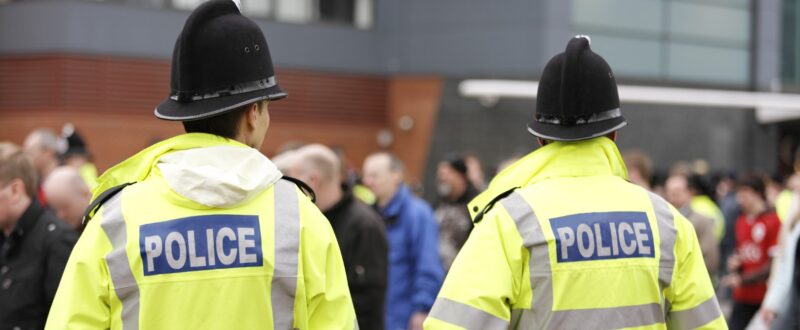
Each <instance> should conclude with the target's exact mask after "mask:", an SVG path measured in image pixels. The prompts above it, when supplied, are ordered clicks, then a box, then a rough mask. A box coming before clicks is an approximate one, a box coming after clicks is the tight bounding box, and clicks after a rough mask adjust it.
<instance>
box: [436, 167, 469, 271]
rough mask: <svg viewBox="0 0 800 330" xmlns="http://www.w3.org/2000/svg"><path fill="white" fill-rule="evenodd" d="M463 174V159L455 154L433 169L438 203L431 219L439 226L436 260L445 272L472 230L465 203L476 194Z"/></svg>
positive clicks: (465, 171)
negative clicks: (438, 260) (434, 170)
mask: <svg viewBox="0 0 800 330" xmlns="http://www.w3.org/2000/svg"><path fill="white" fill-rule="evenodd" d="M467 172H468V170H467V164H466V160H465V158H464V157H461V156H459V155H450V156H449V157H447V158H446V159H445V160H442V161H440V162H439V164H438V166H437V169H436V187H437V189H436V190H437V194H438V196H439V201H438V203H437V205H436V209H435V210H434V216H435V217H436V222H437V223H438V224H439V257H440V258H441V259H442V266H443V267H444V270H445V272H447V270H448V269H450V264H452V263H453V260H455V258H456V255H457V254H458V251H459V250H461V246H463V245H464V242H466V241H467V237H469V233H470V231H472V218H471V217H470V215H469V211H468V210H467V203H468V202H469V201H470V200H472V198H474V197H475V196H476V195H478V191H477V190H476V189H475V187H473V186H472V182H471V181H470V180H469V178H468V177H467Z"/></svg>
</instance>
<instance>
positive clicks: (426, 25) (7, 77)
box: [0, 0, 800, 191]
mask: <svg viewBox="0 0 800 330" xmlns="http://www.w3.org/2000/svg"><path fill="white" fill-rule="evenodd" d="M199 1H200V0H96V1H78V0H71V1H64V0H50V1H48V0H38V1H31V0H27V1H26V0H17V1H8V0H6V1H5V3H4V1H0V140H12V141H15V142H18V143H19V142H21V140H22V139H23V138H24V135H25V134H26V133H27V132H28V131H30V130H31V129H32V128H34V127H38V126H50V127H53V128H57V127H60V125H62V124H63V123H65V122H73V123H75V125H76V126H77V127H78V129H80V130H82V131H84V132H85V133H84V135H86V137H87V140H89V143H90V147H91V148H92V149H93V150H94V152H95V156H96V160H97V163H98V164H99V166H100V167H101V168H107V167H108V166H110V165H112V164H114V163H116V162H118V161H120V160H122V159H124V158H125V157H127V156H129V155H131V154H132V153H134V152H135V151H137V150H139V149H141V148H142V147H143V146H145V145H147V144H148V143H152V141H155V140H157V139H162V138H165V137H168V136H171V135H174V134H177V133H179V132H180V131H181V128H180V125H178V124H174V123H168V122H161V121H158V120H155V119H154V118H153V117H152V111H153V108H154V107H155V105H156V104H158V102H159V101H160V100H161V99H162V98H164V97H165V96H166V95H167V93H168V92H169V85H168V83H169V58H170V56H171V52H172V48H173V44H174V42H175V38H176V37H177V35H178V33H179V31H180V28H181V26H182V25H183V22H184V21H185V19H186V17H187V16H188V12H189V10H191V8H194V7H195V6H196V5H197V3H199ZM240 4H241V8H243V11H244V13H245V15H247V16H249V17H251V18H254V19H255V20H256V21H257V22H258V23H259V25H260V26H261V27H262V29H263V31H264V33H265V35H266V37H267V40H268V42H269V46H270V50H271V51H272V54H273V61H274V63H275V66H276V68H277V76H278V80H279V81H280V83H281V85H282V86H283V87H284V88H285V89H286V90H287V92H288V93H289V98H287V99H286V100H285V101H280V102H276V103H274V104H271V105H270V106H271V114H272V116H273V125H272V128H271V130H270V132H269V134H268V136H267V142H266V143H265V146H264V150H263V151H264V152H265V153H266V154H268V155H271V154H273V153H274V152H276V151H277V150H278V149H279V148H280V147H281V145H283V144H284V143H286V142H290V141H304V142H322V143H325V144H328V145H330V146H334V147H342V148H343V149H344V151H345V153H346V154H347V155H348V157H349V158H350V160H351V161H352V162H353V164H354V165H355V166H356V167H360V164H361V161H362V160H363V158H364V157H365V156H366V155H367V154H368V153H370V152H372V151H375V150H380V149H387V150H391V151H393V152H395V153H397V154H398V155H399V156H400V157H401V158H403V159H404V160H405V161H406V162H407V163H408V168H409V172H410V174H411V177H412V178H413V179H416V180H419V181H422V182H426V183H432V182H433V176H434V174H435V170H434V169H435V164H436V162H438V160H439V159H440V158H441V157H443V156H444V155H445V154H447V153H449V152H453V151H457V152H474V153H476V154H477V155H479V156H480V157H481V158H482V159H483V161H484V163H485V164H484V165H485V166H486V168H487V172H490V173H491V172H492V168H493V167H494V166H495V165H496V164H497V162H499V161H500V160H502V159H504V158H506V157H508V156H510V155H511V154H513V153H515V152H527V151H530V150H533V149H534V148H535V146H536V142H535V139H534V138H533V137H532V136H531V135H529V134H528V133H527V132H526V128H525V124H526V123H527V122H528V121H529V120H531V119H532V116H533V111H534V108H535V103H536V102H535V100H534V99H532V98H500V99H498V100H495V102H489V103H486V102H479V100H476V99H474V98H470V97H465V96H464V95H463V94H462V92H461V91H460V89H459V86H460V84H461V83H462V81H464V80H465V79H511V80H530V81H535V80H537V79H538V76H539V73H540V71H541V69H542V68H543V67H544V65H545V64H546V62H547V60H548V59H549V58H550V57H551V56H553V55H555V54H557V53H559V52H561V51H563V48H564V46H565V45H566V41H567V39H568V38H570V37H571V36H573V35H575V34H587V35H590V36H591V38H592V47H593V49H594V50H595V51H596V52H597V53H599V54H601V55H602V56H603V57H605V58H606V59H607V60H608V61H609V63H610V64H611V67H612V68H613V69H614V70H615V74H616V76H617V81H618V82H619V83H621V84H626V85H638V86H665V87H681V88H689V89H698V90H733V91H762V92H792V91H795V90H796V88H795V86H800V83H798V82H800V69H796V68H800V64H798V63H800V60H798V58H800V51H797V49H800V48H798V45H800V42H795V40H797V39H800V34H798V33H797V30H798V29H797V27H796V25H798V24H797V18H796V17H800V16H798V15H797V13H798V12H800V9H799V8H800V5H799V4H797V0H784V1H781V0H761V1H752V0H724V1H723V0H569V1H564V0H508V1H500V2H498V1H476V0H466V1H465V0H439V1H427V0H405V1H392V0H241V1H240ZM795 72H798V73H795ZM622 107H623V113H624V115H625V116H626V118H628V121H629V125H628V127H626V128H624V129H623V130H622V131H621V135H620V140H619V145H620V147H621V149H623V150H625V149H633V148H636V149H642V150H645V151H647V152H648V153H649V154H650V155H651V157H652V158H653V160H654V164H655V166H656V168H657V169H658V170H661V171H666V170H667V168H668V167H669V166H670V165H671V164H673V163H674V162H676V161H680V160H687V161H691V160H695V159H705V160H706V161H707V162H708V164H709V166H710V168H711V170H713V171H739V172H742V171H749V170H759V171H765V172H770V173H778V172H779V171H783V172H786V171H787V168H786V167H787V163H786V161H787V157H789V159H790V158H791V154H790V155H786V150H789V152H790V153H791V152H793V149H794V148H795V146H796V145H797V138H796V136H797V134H798V133H800V129H797V128H796V127H800V125H798V123H797V122H795V121H794V120H791V118H793V117H792V116H789V117H788V118H789V119H790V120H783V121H772V122H765V121H764V120H759V117H758V113H757V111H755V110H754V109H753V108H746V107H738V108H737V107H709V106H687V105H683V106H676V105H671V104H655V103H651V104H647V103H638V102H625V101H623V104H622ZM429 191H431V190H429Z"/></svg>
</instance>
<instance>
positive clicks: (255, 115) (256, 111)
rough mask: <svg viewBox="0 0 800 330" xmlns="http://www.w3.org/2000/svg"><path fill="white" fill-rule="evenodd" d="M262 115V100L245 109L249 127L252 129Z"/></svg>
mask: <svg viewBox="0 0 800 330" xmlns="http://www.w3.org/2000/svg"><path fill="white" fill-rule="evenodd" d="M260 115H261V102H256V103H253V104H251V105H249V106H248V107H247V109H246V110H245V111H244V116H245V119H246V120H245V122H246V124H247V128H248V129H251V130H252V129H254V128H255V127H256V122H258V120H259V116H260Z"/></svg>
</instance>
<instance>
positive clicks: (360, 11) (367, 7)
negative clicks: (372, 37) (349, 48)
mask: <svg viewBox="0 0 800 330" xmlns="http://www.w3.org/2000/svg"><path fill="white" fill-rule="evenodd" d="M374 12H375V9H373V7H372V0H356V20H355V25H356V27H357V28H359V29H364V30H365V29H369V28H371V27H372V21H373V15H374Z"/></svg>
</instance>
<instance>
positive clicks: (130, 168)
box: [92, 133, 249, 200]
mask: <svg viewBox="0 0 800 330" xmlns="http://www.w3.org/2000/svg"><path fill="white" fill-rule="evenodd" d="M215 146H231V147H241V148H249V147H248V146H246V145H244V144H242V143H240V142H238V141H235V140H231V139H226V138H223V137H220V136H216V135H212V134H205V133H188V134H181V135H178V136H175V137H173V138H170V139H167V140H164V141H161V142H159V143H156V144H154V145H152V146H150V147H148V148H146V149H144V150H142V151H140V152H139V153H137V154H136V155H134V156H132V157H130V158H128V159H126V160H124V161H122V162H121V163H119V164H117V165H115V166H114V167H112V168H110V169H109V170H108V171H106V172H105V173H103V175H102V176H100V178H98V179H97V187H96V188H95V189H94V191H93V194H92V200H94V199H95V198H97V196H98V195H100V194H101V193H102V192H104V191H106V190H108V189H109V188H111V187H115V186H118V185H121V184H124V183H130V182H138V181H142V180H144V179H145V178H147V176H149V175H150V173H151V172H152V170H153V169H154V168H156V166H155V165H156V163H157V162H158V160H159V159H160V158H161V156H163V155H165V154H168V153H171V152H175V151H182V150H190V149H196V148H202V147H215Z"/></svg>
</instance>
